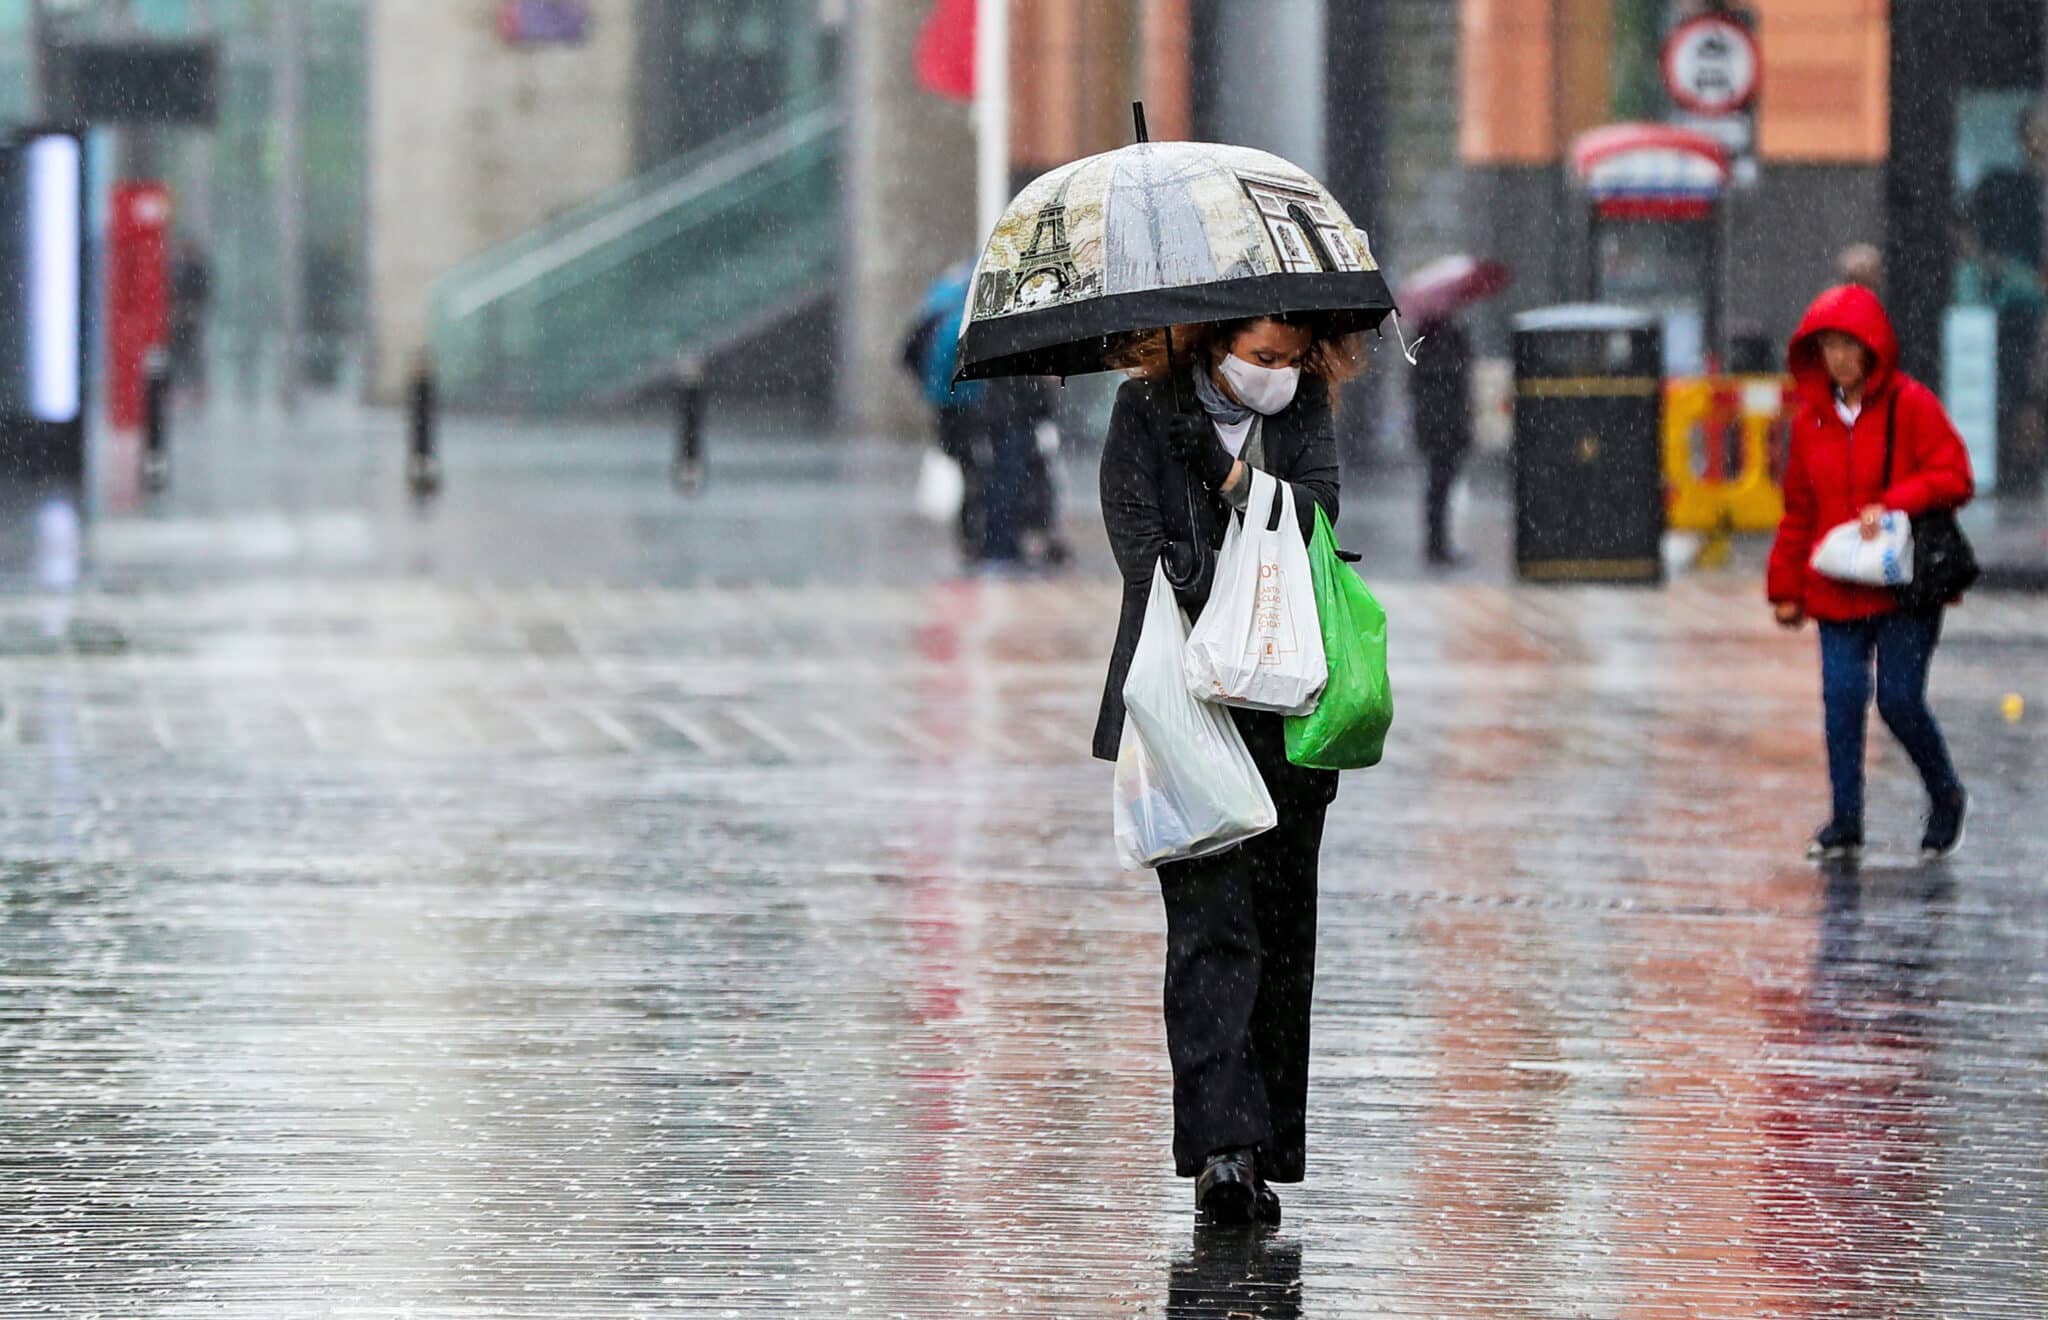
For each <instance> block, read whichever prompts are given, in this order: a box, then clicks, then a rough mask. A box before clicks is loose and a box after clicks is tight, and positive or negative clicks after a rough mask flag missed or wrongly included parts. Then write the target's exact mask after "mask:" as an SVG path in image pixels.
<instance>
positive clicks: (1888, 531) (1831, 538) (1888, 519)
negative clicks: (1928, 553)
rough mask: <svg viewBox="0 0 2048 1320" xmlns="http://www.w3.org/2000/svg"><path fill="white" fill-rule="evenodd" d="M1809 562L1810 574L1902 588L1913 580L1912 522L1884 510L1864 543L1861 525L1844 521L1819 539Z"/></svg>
mask: <svg viewBox="0 0 2048 1320" xmlns="http://www.w3.org/2000/svg"><path fill="white" fill-rule="evenodd" d="M1811 563H1812V564H1813V571H1814V572H1816V573H1818V574H1820V575H1821V576H1822V577H1831V578H1834V579H1835V580H1836V581H1838V582H1860V583H1862V584H1863V585H1865V586H1870V587H1903V586H1905V585H1906V584H1907V583H1909V582H1911V581H1912V580H1913V520H1912V519H1910V518H1908V517H1907V516H1906V515H1905V514H1903V513H1900V512H1899V511H1898V510H1897V509H1890V510H1887V511H1886V513H1885V515H1884V517H1883V518H1882V519H1880V520H1879V521H1878V524H1877V535H1876V536H1875V537H1873V538H1872V539H1870V540H1868V541H1866V540H1864V539H1863V526H1862V524H1861V523H1857V522H1845V523H1843V524H1841V525H1840V526H1839V527H1835V528H1832V529H1831V530H1830V531H1829V532H1828V534H1827V535H1826V536H1823V537H1821V538H1820V544H1819V545H1816V546H1815V547H1814V548H1813V559H1812V560H1811Z"/></svg>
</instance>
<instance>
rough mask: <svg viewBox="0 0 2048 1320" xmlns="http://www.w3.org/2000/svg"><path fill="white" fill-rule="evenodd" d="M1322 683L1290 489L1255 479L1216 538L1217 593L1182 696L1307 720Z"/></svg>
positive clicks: (1200, 627) (1197, 636)
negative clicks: (1219, 543)
mask: <svg viewBox="0 0 2048 1320" xmlns="http://www.w3.org/2000/svg"><path fill="white" fill-rule="evenodd" d="M1275 505H1278V507H1279V511H1280V517H1279V522H1278V524H1277V525H1274V519H1273V510H1274V507H1275ZM1329 677H1330V671H1329V667H1328V662H1327V661H1326V660H1325V658H1324V656H1323V630H1322V626H1321V625H1320V624H1319V623H1318V622H1317V619H1316V587H1315V580H1314V579H1313V578H1312V577H1311V576H1310V573H1309V566H1308V546H1307V545H1305V544H1303V542H1302V539H1301V523H1300V522H1299V521H1297V520H1296V518H1295V515H1294V488H1293V487H1292V486H1289V485H1287V484H1286V483H1285V482H1282V481H1277V480H1275V479H1274V478H1273V477H1271V476H1269V475H1267V474H1266V473H1264V472H1260V471H1257V470H1256V469H1255V470H1254V471H1253V472H1252V489H1251V497H1250V498H1249V499H1248V500H1247V501H1246V502H1245V510H1244V517H1243V519H1242V520H1239V519H1235V518H1233V519H1232V520H1231V522H1230V526H1229V527H1228V528H1227V529H1225V531H1224V533H1223V549H1222V550H1220V551H1219V552H1218V553H1217V556H1216V577H1215V585H1214V586H1212V587H1211V588H1210V591H1209V603H1208V604H1207V605H1206V606H1204V607H1203V608H1202V617H1201V620H1200V621H1199V622H1197V623H1196V624H1195V631H1194V633H1193V635H1191V636H1190V637H1189V638H1188V650H1187V684H1188V691H1190V692H1192V693H1194V694H1195V695H1196V696H1198V697H1200V698H1201V699H1202V700H1204V701H1213V702H1216V703H1217V704H1219V705H1224V706H1240V707H1243V708H1244V709H1246V710H1269V711H1275V712H1278V713H1279V714H1282V715H1306V714H1308V713H1309V712H1310V711H1313V710H1314V709H1315V708H1316V699H1317V698H1318V697H1320V696H1321V695H1322V692H1323V684H1324V683H1326V682H1328V681H1329Z"/></svg>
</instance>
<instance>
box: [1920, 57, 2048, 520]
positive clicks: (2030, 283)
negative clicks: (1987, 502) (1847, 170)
mask: <svg viewBox="0 0 2048 1320" xmlns="http://www.w3.org/2000/svg"><path fill="white" fill-rule="evenodd" d="M2034 104H2035V97H2034V94H2033V93H2032V92H2030V91H2028V90H2025V89H2017V88H1999V89H1995V90H1972V91H1964V92H1962V93H1961V94H1959V95H1958V96H1957V98H1956V117H1955V157H1954V159H1955V166H1954V169H1955V179H1954V185H1955V193H1954V196H1955V220H1954V225H1955V253H1956V256H1955V262H1956V265H1955V278H1954V290H1955V292H1954V302H1953V305H1952V306H1951V307H1950V308H1949V311H1948V314H1947V317H1946V321H1945V324H1944V327H1943V354H1942V358H1943V361H1942V376H1943V380H1942V387H1943V394H1944V396H1945V397H1946V400H1947V403H1948V406H1949V410H1950V412H1951V413H1952V414H1953V415H1954V416H1955V418H1956V423H1957V425H1958V427H1959V428H1960V429H1961V430H1962V432H1963V435H1964V439H1965V440H1966V441H1967V442H1968V443H1969V445H1970V450H1971V458H1972V460H1973V462H1974V464H1975V466H1976V469H1977V476H1978V484H1979V486H1980V487H1981V488H1982V489H1984V490H1986V491H1994V490H1996V491H2002V492H2004V493H2007V494H2015V493H2017V494H2030V493H2033V492H2035V491H2037V490H2038V489H2039V488H2040V484H2041V475H2042V458H2043V452H2042V451H2043V439H2044V437H2043V434H2042V430H2043V428H2042V424H2041V417H2040V408H2039V406H2038V400H2039V399H2040V398H2041V396H2042V395H2043V394H2044V393H2048V389H2044V387H2048V379H2043V378H2042V376H2043V368H2042V367H2041V366H2038V365H2037V363H2036V359H2037V353H2036V348H2037V345H2038V344H2039V341H2040V339H2041V334H2042V329H2043V325H2044V315H2043V314H2044V311H2048V293H2044V291H2043V284H2042V275H2043V261H2042V237H2043V228H2042V226H2043V215H2042V169H2043V167H2044V165H2048V117H2037V116H2036V114H2035V111H2034Z"/></svg>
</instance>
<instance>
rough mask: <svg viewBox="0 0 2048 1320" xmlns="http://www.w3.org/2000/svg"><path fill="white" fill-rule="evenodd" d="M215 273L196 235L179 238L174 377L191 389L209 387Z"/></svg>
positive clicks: (174, 272) (174, 263)
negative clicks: (208, 348) (208, 343)
mask: <svg viewBox="0 0 2048 1320" xmlns="http://www.w3.org/2000/svg"><path fill="white" fill-rule="evenodd" d="M212 298H213V276H212V272H211V269H210V268H209V266H208V264H207V260H206V251H205V249H203V248H201V247H200V246H199V244H198V242H197V241H196V240H194V239H190V238H186V239H181V240H179V242H178V245H177V247H176V248H175V249H174V250H173V253H172V256H171V379H172V380H174V381H176V382H177V383H178V384H179V385H182V386H185V387H186V388H188V389H192V390H195V391H199V392H201V393H203V392H204V391H205V389H206V309H207V305H208V304H209V303H210V302H211V301H212Z"/></svg>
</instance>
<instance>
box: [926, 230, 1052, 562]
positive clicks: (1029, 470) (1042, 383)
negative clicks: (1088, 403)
mask: <svg viewBox="0 0 2048 1320" xmlns="http://www.w3.org/2000/svg"><path fill="white" fill-rule="evenodd" d="M973 270H974V267H973V263H971V262H961V263H958V264H956V265H954V266H951V267H949V268H948V269H947V270H946V271H945V272H944V273H942V274H941V275H940V276H939V278H938V279H937V280H935V281H933V283H932V287H931V289H930V290H929V291H928V292H927V293H926V295H925V301H924V304H923V306H921V307H920V308H919V310H918V316H917V319H916V321H915V322H913V323H912V325H911V328H910V332H909V334H908V335H906V336H905V338H904V342H903V348H902V354H901V356H902V362H903V367H904V369H905V370H906V371H908V372H909V373H910V374H911V375H912V376H913V377H915V378H916V380H917V382H918V387H919V389H920V390H921V391H922V393H923V394H924V398H925V402H926V403H927V404H929V405H930V406H931V408H932V416H933V419H934V421H935V422H936V424H937V429H938V447H939V452H941V453H942V454H944V455H945V456H946V457H947V458H950V459H951V460H953V462H955V463H957V464H958V465H959V467H960V474H961V488H962V494H961V499H960V512H959V517H958V526H957V531H958V535H959V544H960V553H961V557H962V558H963V559H965V560H966V561H967V562H968V564H970V565H971V566H974V567H977V568H988V569H993V570H998V571H1000V570H1003V569H1009V568H1017V567H1023V566H1025V565H1026V564H1044V565H1057V564H1061V563H1064V562H1066V560H1067V557H1068V552H1067V545H1066V542H1065V541H1064V540H1063V539H1061V537H1060V535H1059V501H1058V494H1057V487H1056V485H1055V483H1054V481H1053V469H1052V464H1053V461H1054V458H1055V455H1056V454H1057V452H1058V447H1059V430H1058V426H1057V424H1056V422H1055V420H1054V417H1055V408H1054V393H1053V387H1052V382H1051V381H1049V380H1047V379H1046V378H1044V377H998V378H996V379H994V380H987V381H979V380H975V381H960V382H958V383H955V382H954V380H953V372H954V369H955V368H956V367H957V365H958V363H959V360H960V321H961V317H962V315H963V313H964V311H965V307H966V302H967V286H968V280H969V278H970V277H971V276H972V274H973Z"/></svg>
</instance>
